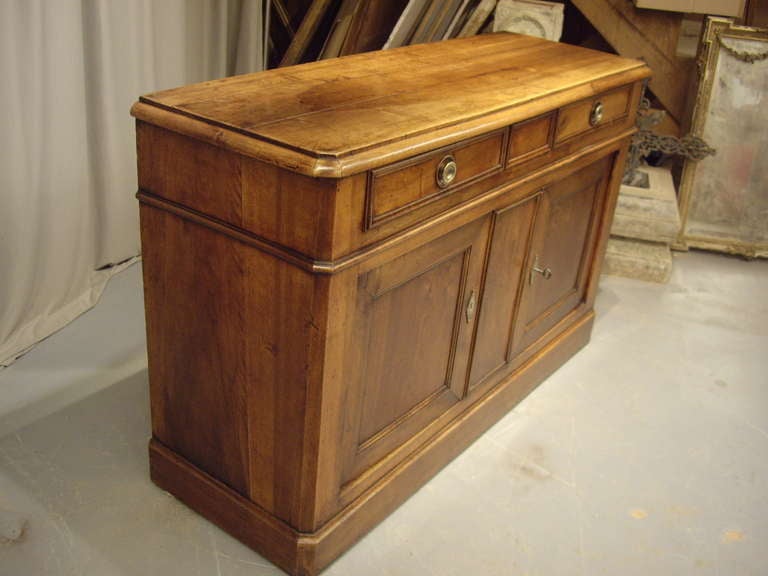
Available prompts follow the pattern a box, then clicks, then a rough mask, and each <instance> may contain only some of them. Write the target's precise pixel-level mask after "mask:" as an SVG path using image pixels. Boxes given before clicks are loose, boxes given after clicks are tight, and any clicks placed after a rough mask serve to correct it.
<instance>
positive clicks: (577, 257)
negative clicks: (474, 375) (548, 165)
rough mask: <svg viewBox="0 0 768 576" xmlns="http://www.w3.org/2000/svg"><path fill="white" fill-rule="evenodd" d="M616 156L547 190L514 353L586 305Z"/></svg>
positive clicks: (530, 257) (538, 224)
mask: <svg viewBox="0 0 768 576" xmlns="http://www.w3.org/2000/svg"><path fill="white" fill-rule="evenodd" d="M613 159H614V156H613V155H612V156H608V157H605V158H603V159H601V160H598V161H597V162H594V163H593V164H590V165H588V166H586V167H585V168H582V169H580V170H578V171H576V172H574V173H571V174H567V175H566V176H565V177H563V178H561V179H560V180H558V181H557V182H555V183H553V184H551V185H550V186H548V187H547V188H546V189H545V190H544V192H543V194H542V197H541V206H540V208H539V210H538V213H537V215H536V223H535V226H534V236H533V242H532V246H531V253H530V256H529V261H528V267H527V269H526V275H525V277H524V278H523V279H522V281H523V282H524V288H523V292H522V298H521V302H520V310H519V313H518V314H519V316H518V320H517V321H516V326H515V331H514V332H515V333H514V337H513V338H514V341H513V351H514V352H518V351H522V350H524V349H525V348H526V347H527V346H528V345H530V344H532V343H533V342H535V341H536V340H538V339H539V338H540V337H541V336H543V335H544V334H545V333H546V332H548V331H549V330H550V329H552V328H553V327H554V326H555V325H557V323H558V322H560V321H561V320H563V319H564V318H565V317H566V316H567V315H568V314H569V313H570V312H571V311H573V310H574V309H575V308H576V307H577V306H579V304H581V303H582V302H583V301H584V298H585V294H586V287H587V280H588V277H589V271H590V267H591V264H592V261H593V256H594V251H595V244H596V241H597V233H598V228H599V222H600V215H601V213H602V207H603V203H604V201H605V193H606V190H607V187H608V181H609V178H610V174H611V163H612V161H613Z"/></svg>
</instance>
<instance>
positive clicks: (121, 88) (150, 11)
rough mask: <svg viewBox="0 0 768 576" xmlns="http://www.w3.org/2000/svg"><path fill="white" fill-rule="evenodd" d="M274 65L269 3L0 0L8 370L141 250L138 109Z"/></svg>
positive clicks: (1, 212) (1, 230)
mask: <svg viewBox="0 0 768 576" xmlns="http://www.w3.org/2000/svg"><path fill="white" fill-rule="evenodd" d="M261 66H262V2H261V0H218V1H217V0H17V1H13V0H0V71H2V75H0V78H2V85H1V86H0V126H2V129H1V130H0V142H2V153H0V365H7V364H8V363H10V362H12V361H13V360H14V359H15V358H16V357H17V356H18V355H19V354H21V353H22V352H24V351H25V350H26V349H28V348H29V347H30V346H32V345H33V344H34V343H35V342H37V341H39V340H41V339H42V338H44V337H46V336H48V335H49V334H51V333H52V332H54V331H55V330H58V329H59V328H61V327H63V326H64V325H65V324H67V323H68V322H69V321H71V320H72V319H74V318H75V317H76V316H78V315H79V314H81V313H82V312H84V311H85V310H87V309H88V308H90V307H91V306H93V305H94V304H95V303H96V301H97V300H98V297H99V295H100V294H101V291H102V289H103V288H104V285H105V284H106V282H107V280H108V278H109V277H110V276H111V275H112V274H113V273H114V272H115V270H116V268H115V267H112V268H106V269H101V268H104V267H106V266H109V265H111V264H115V263H119V262H122V261H125V260H127V259H130V258H131V257H133V256H135V255H137V254H138V253H139V237H138V228H139V227H138V209H137V204H136V200H135V198H134V193H135V191H136V158H135V143H134V123H133V119H132V118H131V117H130V116H129V114H128V111H129V108H130V106H131V104H132V102H134V101H135V100H136V98H137V97H138V96H139V95H140V94H143V93H146V92H151V91H154V90H160V89H163V88H170V87H173V86H180V85H184V84H190V83H192V82H198V81H202V80H207V79H211V78H218V77H222V76H227V75H231V74H235V73H243V72H249V71H255V70H259V69H261ZM100 269H101V270H100Z"/></svg>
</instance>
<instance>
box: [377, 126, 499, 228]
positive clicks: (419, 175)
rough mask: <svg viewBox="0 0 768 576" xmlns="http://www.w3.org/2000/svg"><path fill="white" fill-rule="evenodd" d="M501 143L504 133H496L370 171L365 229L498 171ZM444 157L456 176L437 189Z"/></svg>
mask: <svg viewBox="0 0 768 576" xmlns="http://www.w3.org/2000/svg"><path fill="white" fill-rule="evenodd" d="M503 142H504V132H503V131H497V132H494V133H492V134H489V135H484V136H481V137H479V138H475V139H472V140H471V141H469V142H462V143H460V144H458V145H455V146H450V147H447V148H443V149H441V150H438V151H436V152H431V153H429V154H426V155H421V156H417V157H415V158H411V159H409V160H406V161H403V162H398V163H396V164H394V165H392V166H387V167H385V168H380V169H378V170H374V171H373V172H371V177H370V181H369V188H368V198H367V201H366V212H367V214H366V227H368V228H370V227H371V226H375V225H377V224H380V223H382V222H384V221H386V220H390V219H392V218H394V217H396V216H398V215H402V214H403V213H407V212H408V211H409V210H414V209H415V208H417V207H419V206H422V205H424V204H426V203H428V202H429V201H431V200H434V199H436V197H437V196H445V195H448V194H451V193H452V192H455V191H456V190H458V189H460V188H461V187H463V186H466V185H467V184H469V183H471V182H474V181H475V180H477V179H479V178H482V177H483V176H486V175H488V174H491V173H493V172H495V171H498V170H500V169H501V163H502V160H501V158H502V152H503ZM448 155H450V156H453V158H454V159H455V161H456V166H457V167H458V169H457V175H456V179H455V180H454V181H453V182H452V183H451V185H450V186H447V187H445V188H441V187H439V186H438V184H437V177H436V172H437V167H438V165H439V164H440V162H441V161H442V159H443V158H445V157H446V156H448Z"/></svg>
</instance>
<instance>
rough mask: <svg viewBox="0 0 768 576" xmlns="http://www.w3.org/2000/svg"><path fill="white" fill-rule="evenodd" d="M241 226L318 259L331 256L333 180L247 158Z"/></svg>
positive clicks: (325, 258) (244, 173)
mask: <svg viewBox="0 0 768 576" xmlns="http://www.w3.org/2000/svg"><path fill="white" fill-rule="evenodd" d="M241 179H242V182H243V227H244V228H245V229H246V230H249V231H251V232H253V233H254V234H257V235H258V236H260V237H262V238H266V239H268V240H271V241H274V242H277V243H279V244H282V245H283V246H286V247H287V248H290V249H292V250H295V251H297V252H300V253H301V254H304V255H306V256H310V257H313V258H316V259H318V260H329V259H330V257H331V233H332V230H331V228H332V226H333V222H332V218H333V216H332V214H333V199H334V192H335V189H336V184H337V183H336V181H335V180H320V179H318V178H310V177H308V176H303V175H301V174H295V173H293V172H289V171H287V170H283V169H281V168H277V167H276V166H272V165H270V164H266V163H264V162H259V161H258V160H254V159H251V158H246V159H244V162H243V163H242V175H241Z"/></svg>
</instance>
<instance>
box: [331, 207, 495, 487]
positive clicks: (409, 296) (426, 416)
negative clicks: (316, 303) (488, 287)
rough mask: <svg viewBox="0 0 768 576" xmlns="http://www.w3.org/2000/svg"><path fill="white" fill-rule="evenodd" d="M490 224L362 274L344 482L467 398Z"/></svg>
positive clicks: (471, 226) (480, 222)
mask: <svg viewBox="0 0 768 576" xmlns="http://www.w3.org/2000/svg"><path fill="white" fill-rule="evenodd" d="M489 223H490V219H489V218H483V219H481V220H478V221H475V222H472V223H470V224H468V225H466V226H463V227H461V228H459V229H457V230H454V231H453V232H451V233H449V234H446V235H445V236H442V237H440V238H437V239H436V240H433V241H431V242H428V243H426V244H424V245H422V246H419V247H417V248H415V249H412V250H411V251H409V252H407V253H405V254H402V255H399V256H397V257H394V258H392V259H389V260H385V261H383V262H381V261H377V262H369V263H367V264H365V265H362V266H361V268H360V270H359V271H358V276H357V298H356V304H355V306H356V312H355V315H354V321H353V324H354V325H353V327H351V328H352V330H354V341H355V342H356V344H357V355H358V357H357V359H356V360H355V361H354V363H353V364H354V366H355V368H354V369H353V371H352V372H353V373H352V374H351V375H350V379H349V380H348V383H349V386H350V389H349V393H348V396H347V403H346V404H347V406H346V407H347V413H346V417H345V422H346V424H345V427H344V428H345V439H344V441H343V444H344V446H343V451H344V453H345V458H344V460H345V461H344V466H343V468H344V472H343V481H345V482H348V481H350V480H352V479H354V478H355V477H357V476H358V475H360V474H361V473H362V472H364V471H365V470H366V469H368V468H370V467H371V466H372V465H373V464H375V463H376V462H377V461H379V460H380V459H382V458H383V457H385V456H387V455H388V454H389V453H391V452H392V451H393V450H395V449H396V448H398V447H399V446H401V445H402V444H403V443H405V442H406V441H408V440H409V439H410V438H411V437H412V436H414V435H415V434H417V433H418V432H419V431H421V430H422V429H423V428H425V427H426V426H427V425H429V423H430V422H433V421H434V420H435V419H437V418H439V417H440V415H442V414H444V413H445V412H446V411H447V410H449V409H450V408H451V407H452V406H454V405H455V404H456V403H457V402H459V400H461V398H463V396H464V394H465V382H466V374H467V364H468V359H469V349H470V343H471V337H472V333H473V326H474V310H475V308H476V306H477V300H478V298H479V288H480V280H481V277H482V267H483V264H484V259H485V248H486V244H487V238H488V233H489V228H490V226H489ZM393 464H394V463H393Z"/></svg>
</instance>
